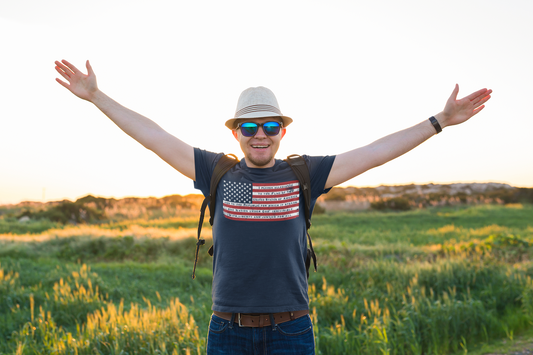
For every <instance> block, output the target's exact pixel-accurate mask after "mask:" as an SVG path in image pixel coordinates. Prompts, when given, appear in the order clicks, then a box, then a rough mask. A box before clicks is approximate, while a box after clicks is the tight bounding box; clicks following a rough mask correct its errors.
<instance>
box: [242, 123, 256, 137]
mask: <svg viewBox="0 0 533 355" xmlns="http://www.w3.org/2000/svg"><path fill="white" fill-rule="evenodd" d="M241 133H242V135H243V136H245V137H252V136H254V135H255V134H256V133H257V124H256V123H252V122H247V123H243V124H242V125H241Z"/></svg>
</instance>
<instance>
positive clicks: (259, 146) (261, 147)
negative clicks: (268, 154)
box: [252, 144, 269, 149]
mask: <svg viewBox="0 0 533 355" xmlns="http://www.w3.org/2000/svg"><path fill="white" fill-rule="evenodd" d="M268 147H269V145H268V144H252V148H254V149H266V148H268Z"/></svg>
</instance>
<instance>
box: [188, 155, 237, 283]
mask: <svg viewBox="0 0 533 355" xmlns="http://www.w3.org/2000/svg"><path fill="white" fill-rule="evenodd" d="M238 162H239V159H238V158H237V157H236V156H235V155H233V154H227V155H223V156H222V157H220V160H219V161H218V162H217V165H215V169H214V170H213V175H211V186H210V189H209V196H206V197H205V198H204V202H202V207H201V208H200V220H199V221H198V241H197V242H196V255H195V257H194V268H193V270H192V278H193V279H194V278H195V277H196V275H195V273H196V264H197V263H198V252H199V251H200V246H202V245H204V244H205V239H203V238H200V234H201V233H202V225H203V224H204V216H205V208H206V207H207V206H209V212H210V218H209V224H211V225H213V221H214V218H215V204H216V195H217V186H218V183H219V182H220V179H222V177H223V176H224V174H226V173H227V172H228V171H229V169H231V168H233V167H234V166H235V165H236V164H237V163H238ZM209 254H210V255H211V256H213V247H212V246H211V248H209Z"/></svg>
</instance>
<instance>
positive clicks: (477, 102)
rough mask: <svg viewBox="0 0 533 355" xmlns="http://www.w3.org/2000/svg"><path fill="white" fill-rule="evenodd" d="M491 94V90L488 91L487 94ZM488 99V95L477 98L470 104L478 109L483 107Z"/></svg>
mask: <svg viewBox="0 0 533 355" xmlns="http://www.w3.org/2000/svg"><path fill="white" fill-rule="evenodd" d="M491 92H492V90H489V91H488V93H491ZM490 98H491V96H490V95H486V96H479V97H478V98H477V99H476V100H473V101H472V104H474V107H478V106H481V105H483V104H484V103H485V102H487V101H489V100H490Z"/></svg>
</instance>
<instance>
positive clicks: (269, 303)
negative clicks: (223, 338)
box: [194, 148, 335, 313]
mask: <svg viewBox="0 0 533 355" xmlns="http://www.w3.org/2000/svg"><path fill="white" fill-rule="evenodd" d="M222 155H223V154H221V153H220V154H216V153H212V152H208V151H205V150H201V149H198V148H195V149H194V163H195V166H196V168H195V169H196V181H195V182H194V187H195V188H196V189H199V190H201V191H202V193H203V194H204V196H206V195H209V188H210V183H211V175H212V173H213V170H214V168H215V165H216V163H217V162H218V160H219V159H220V157H221V156H222ZM304 158H305V160H306V162H307V165H308V167H309V173H310V175H311V211H312V209H313V208H314V205H315V202H316V199H317V198H318V197H319V196H320V195H321V194H323V193H327V191H329V190H324V186H325V184H326V180H327V178H328V175H329V172H330V170H331V166H332V165H333V161H334V160H335V157H334V156H325V157H309V156H304ZM299 190H300V188H299V183H298V178H297V177H296V175H295V174H294V172H293V171H292V169H291V167H290V166H289V165H288V164H287V163H286V162H284V161H282V160H276V162H275V165H274V166H273V167H270V168H264V169H262V168H249V167H248V166H247V165H246V162H245V160H244V159H242V160H241V161H240V163H238V164H237V165H235V166H234V167H233V168H232V169H231V170H230V171H228V172H227V173H226V174H225V175H224V176H223V177H222V179H221V180H220V183H219V185H218V188H217V196H216V204H217V205H216V208H215V210H216V213H215V220H214V222H213V246H214V254H213V288H212V297H213V307H212V309H213V310H214V311H220V312H233V313H277V312H286V311H297V310H304V309H308V308H309V297H308V295H307V287H308V286H307V277H306V270H305V258H306V255H307V239H306V238H307V236H306V228H305V212H304V207H303V203H304V199H303V195H302V194H300V192H299Z"/></svg>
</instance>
